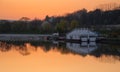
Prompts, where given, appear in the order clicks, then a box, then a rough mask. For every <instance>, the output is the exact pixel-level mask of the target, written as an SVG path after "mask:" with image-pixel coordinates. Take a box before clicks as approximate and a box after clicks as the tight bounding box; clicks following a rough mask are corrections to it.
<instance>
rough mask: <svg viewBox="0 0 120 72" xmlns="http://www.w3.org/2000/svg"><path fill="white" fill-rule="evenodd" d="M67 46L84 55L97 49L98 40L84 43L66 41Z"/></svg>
mask: <svg viewBox="0 0 120 72" xmlns="http://www.w3.org/2000/svg"><path fill="white" fill-rule="evenodd" d="M66 48H68V49H70V50H71V51H72V52H75V53H79V54H82V55H85V54H89V53H91V52H93V51H95V50H96V49H97V45H96V42H90V43H87V42H82V43H66Z"/></svg>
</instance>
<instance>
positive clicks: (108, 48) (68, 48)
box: [0, 42, 120, 61]
mask: <svg viewBox="0 0 120 72" xmlns="http://www.w3.org/2000/svg"><path fill="white" fill-rule="evenodd" d="M38 48H41V49H42V50H43V51H44V52H48V51H51V50H53V51H58V52H60V53H61V54H69V53H71V54H74V55H76V54H77V55H80V56H83V57H85V56H87V55H90V56H94V57H96V58H98V59H99V60H102V58H104V60H103V61H107V60H109V61H110V60H111V61H112V59H115V60H118V61H120V45H109V44H96V43H89V44H88V43H61V42H59V43H57V42H29V43H27V42H0V51H1V52H7V51H10V50H12V49H15V50H16V51H18V52H19V53H20V54H22V55H29V54H31V51H37V49H38ZM105 58H106V59H105Z"/></svg>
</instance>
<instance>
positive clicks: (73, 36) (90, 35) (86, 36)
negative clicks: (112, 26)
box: [66, 28, 98, 41]
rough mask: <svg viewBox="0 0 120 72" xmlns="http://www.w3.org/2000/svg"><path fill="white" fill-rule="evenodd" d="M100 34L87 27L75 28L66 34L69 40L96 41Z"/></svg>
mask: <svg viewBox="0 0 120 72" xmlns="http://www.w3.org/2000/svg"><path fill="white" fill-rule="evenodd" d="M97 36H98V34H97V33H96V32H93V31H91V30H89V29H86V28H81V29H74V30H73V31H71V32H69V33H67V34H66V39H67V40H80V41H96V37H97Z"/></svg>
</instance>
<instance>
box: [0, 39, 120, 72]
mask: <svg viewBox="0 0 120 72" xmlns="http://www.w3.org/2000/svg"><path fill="white" fill-rule="evenodd" d="M0 72H120V45H117V44H101V43H97V44H96V43H94V42H91V43H89V44H88V43H86V42H83V43H65V42H55V41H53V42H0Z"/></svg>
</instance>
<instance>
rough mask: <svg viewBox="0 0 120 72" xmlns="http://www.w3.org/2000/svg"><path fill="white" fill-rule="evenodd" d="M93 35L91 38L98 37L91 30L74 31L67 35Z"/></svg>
mask: <svg viewBox="0 0 120 72" xmlns="http://www.w3.org/2000/svg"><path fill="white" fill-rule="evenodd" d="M88 34H89V35H91V36H97V33H96V32H93V31H91V30H89V29H85V28H84V29H74V30H73V31H71V32H69V33H67V35H80V36H81V35H88Z"/></svg>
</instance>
